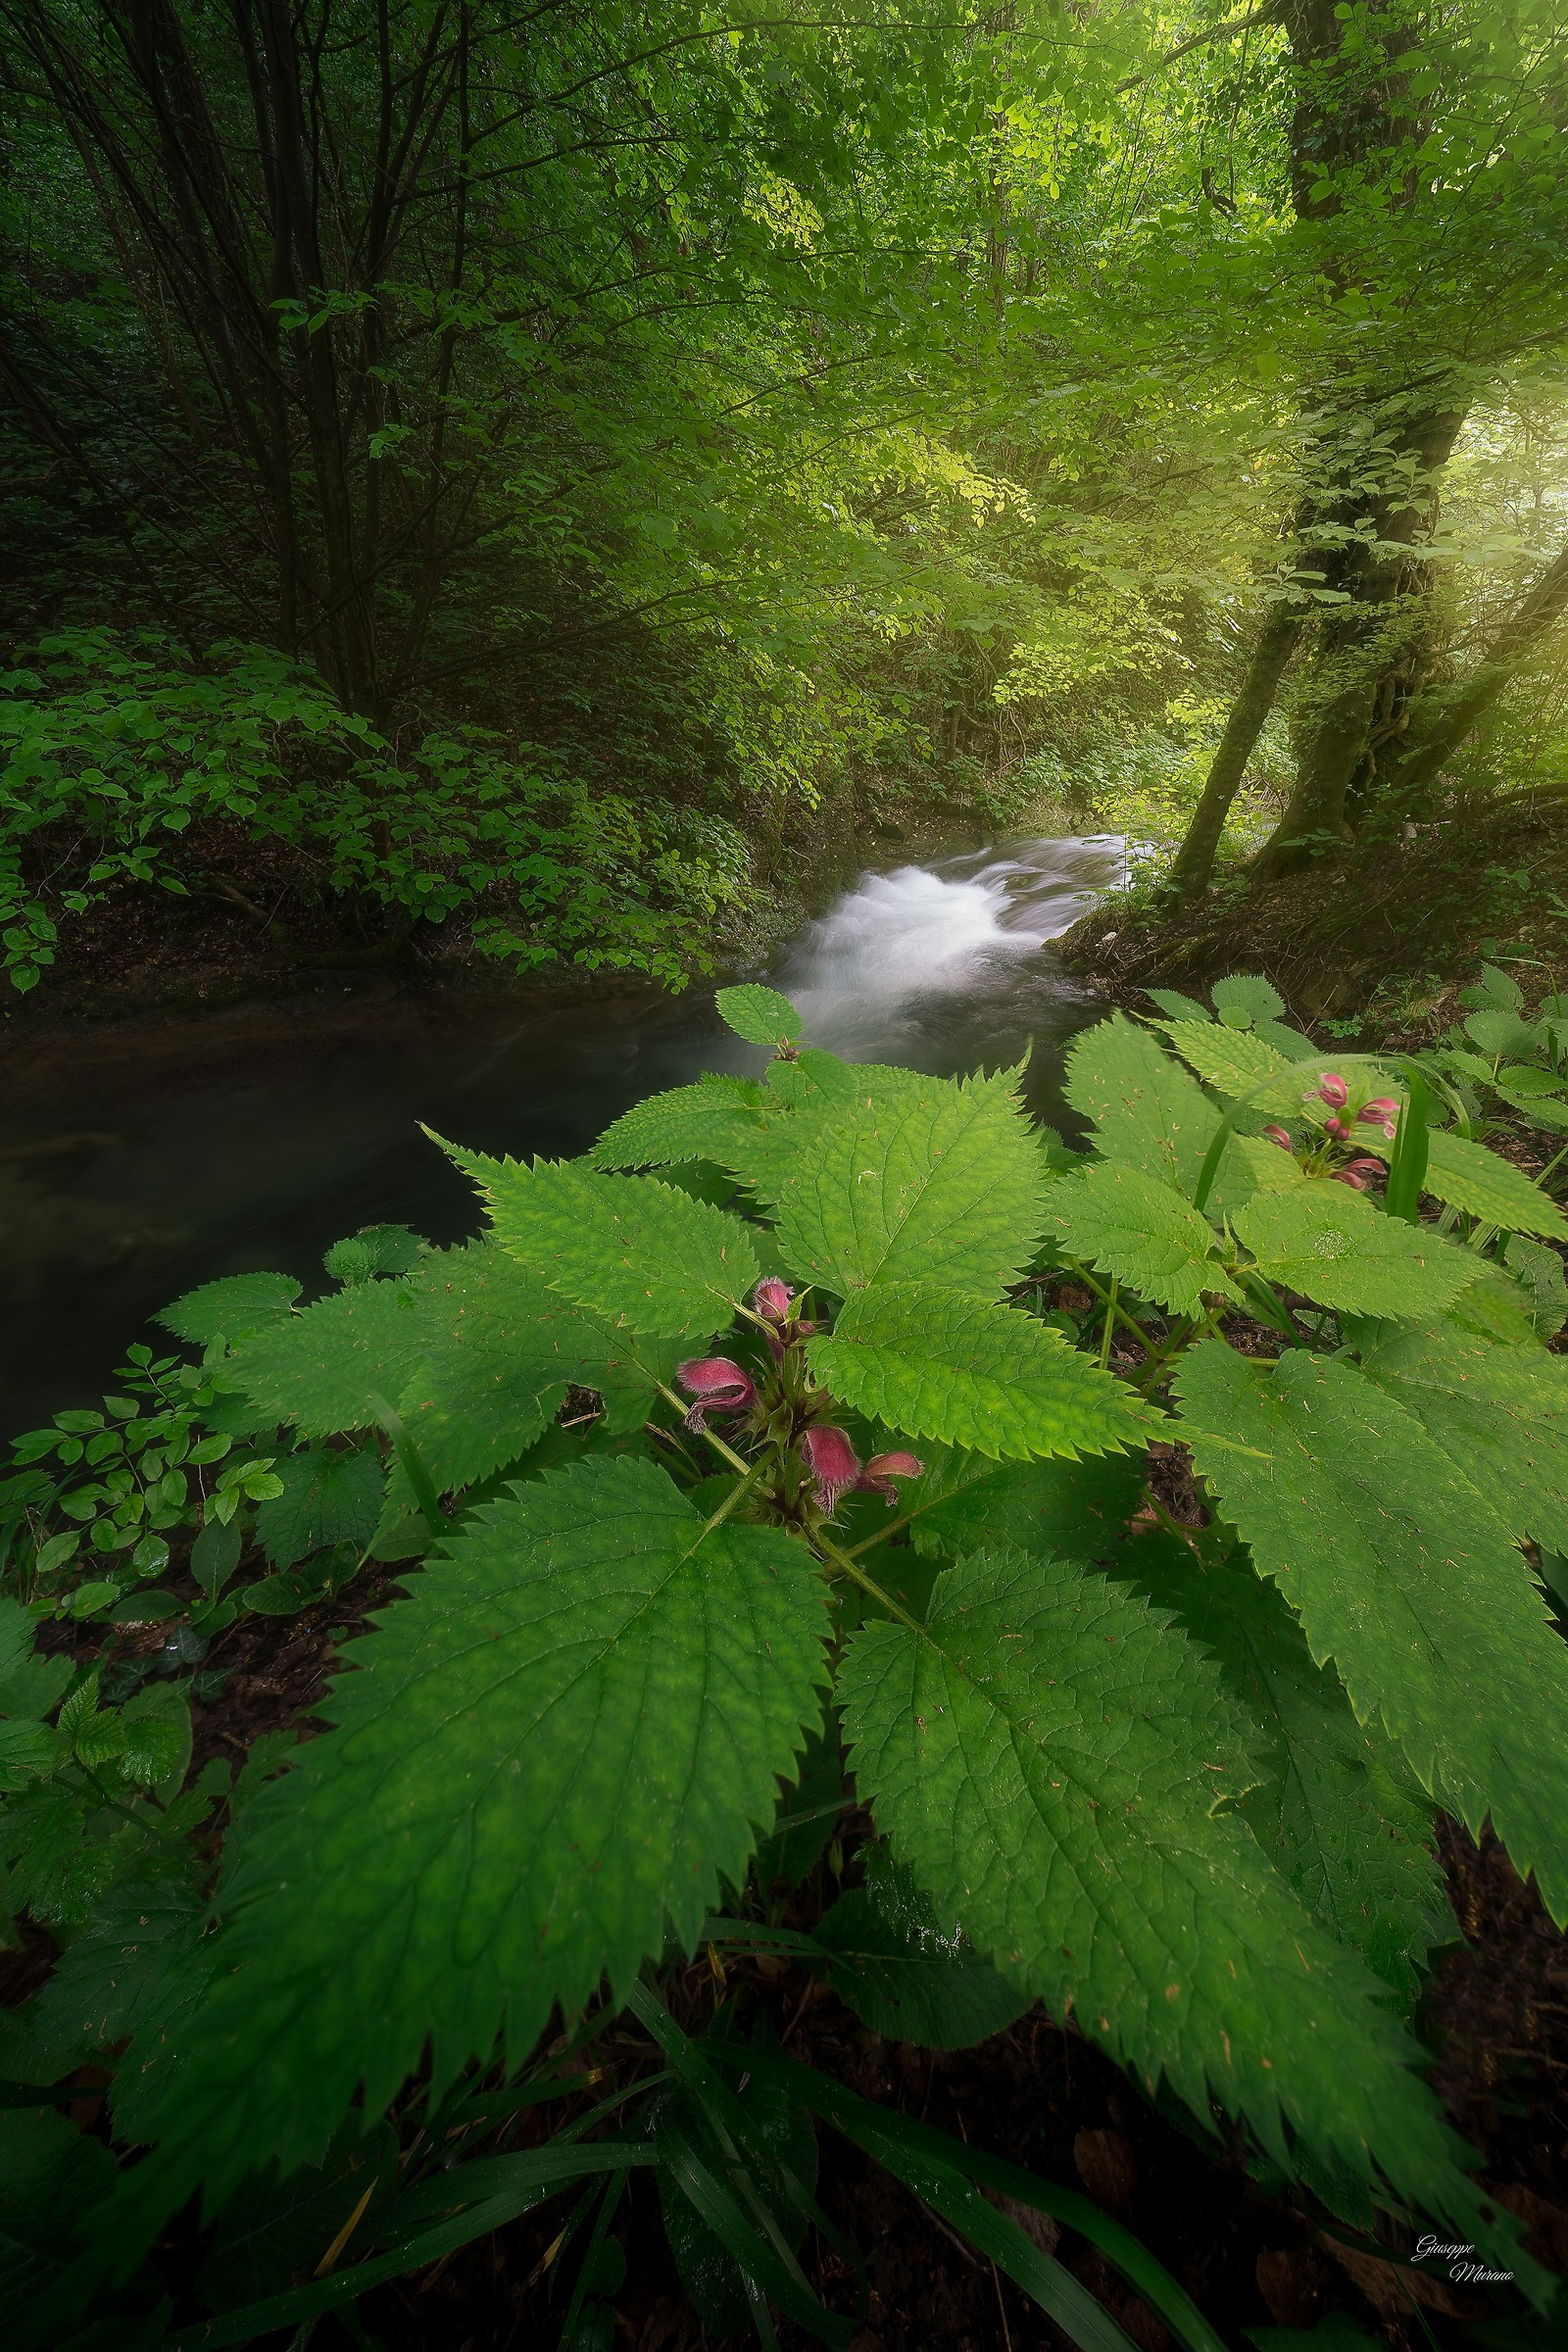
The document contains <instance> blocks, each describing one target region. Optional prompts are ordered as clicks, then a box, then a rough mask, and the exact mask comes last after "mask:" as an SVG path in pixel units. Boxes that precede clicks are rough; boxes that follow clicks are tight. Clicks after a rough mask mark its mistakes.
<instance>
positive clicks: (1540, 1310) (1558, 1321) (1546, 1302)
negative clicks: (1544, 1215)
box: [1504, 1233, 1568, 1340]
mask: <svg viewBox="0 0 1568 2352" xmlns="http://www.w3.org/2000/svg"><path fill="white" fill-rule="evenodd" d="M1504 1262H1505V1264H1506V1265H1507V1268H1508V1271H1509V1273H1510V1274H1512V1275H1514V1276H1516V1277H1517V1279H1518V1280H1519V1281H1520V1282H1521V1283H1522V1284H1523V1285H1524V1288H1525V1289H1526V1291H1527V1292H1528V1293H1529V1294H1530V1299H1531V1301H1532V1315H1531V1320H1532V1321H1533V1323H1534V1324H1535V1327H1536V1333H1537V1337H1538V1338H1540V1339H1543V1340H1554V1339H1555V1338H1556V1337H1557V1334H1558V1332H1559V1331H1561V1329H1562V1327H1563V1325H1564V1323H1568V1276H1565V1275H1564V1273H1563V1263H1562V1259H1561V1258H1560V1257H1559V1256H1558V1255H1557V1252H1556V1250H1547V1249H1545V1248H1544V1247H1543V1245H1542V1244H1541V1243H1540V1242H1532V1241H1528V1240H1527V1239H1526V1238H1525V1237H1524V1235H1522V1234H1518V1233H1516V1234H1514V1235H1513V1236H1512V1237H1511V1238H1510V1240H1509V1243H1508V1248H1507V1253H1506V1256H1505V1259H1504Z"/></svg>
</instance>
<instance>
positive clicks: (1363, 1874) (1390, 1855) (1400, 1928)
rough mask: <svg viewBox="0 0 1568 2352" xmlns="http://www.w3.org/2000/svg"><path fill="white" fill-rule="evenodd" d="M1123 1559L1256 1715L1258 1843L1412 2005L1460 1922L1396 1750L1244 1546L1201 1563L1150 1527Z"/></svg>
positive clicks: (1251, 1814)
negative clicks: (1358, 1712)
mask: <svg viewBox="0 0 1568 2352" xmlns="http://www.w3.org/2000/svg"><path fill="white" fill-rule="evenodd" d="M1119 1565H1120V1566H1121V1567H1122V1568H1123V1569H1124V1571H1125V1572H1126V1573H1127V1574H1129V1575H1131V1576H1134V1577H1136V1578H1137V1579H1138V1581H1139V1583H1140V1585H1141V1586H1142V1587H1143V1589H1144V1590H1145V1591H1146V1592H1148V1593H1152V1596H1153V1598H1154V1599H1155V1600H1156V1601H1158V1602H1160V1603H1162V1604H1164V1605H1165V1606H1167V1607H1170V1608H1173V1609H1175V1610H1176V1612H1177V1614H1178V1615H1179V1616H1180V1618H1181V1619H1182V1622H1183V1623H1184V1625H1185V1626H1186V1628H1187V1630H1188V1632H1189V1633H1190V1634H1192V1636H1193V1637H1194V1639H1195V1640H1196V1641H1198V1642H1201V1643H1202V1645H1203V1647H1204V1648H1205V1649H1207V1650H1208V1651H1209V1652H1210V1653H1211V1654H1212V1656H1213V1658H1214V1660H1215V1663H1216V1664H1217V1666H1218V1667H1219V1670H1220V1673H1221V1675H1222V1677H1223V1678H1224V1681H1225V1683H1226V1686H1227V1688H1228V1689H1229V1690H1230V1691H1231V1692H1232V1694H1233V1696H1234V1697H1235V1698H1236V1699H1237V1701H1238V1702H1239V1703H1240V1705H1241V1706H1242V1707H1243V1708H1244V1709H1245V1710H1246V1713H1247V1716H1248V1718H1249V1721H1250V1723H1252V1724H1254V1725H1256V1726H1257V1727H1258V1733H1259V1735H1260V1737H1259V1738H1258V1740H1257V1745H1256V1753H1257V1756H1258V1760H1259V1762H1260V1764H1261V1766H1262V1767H1263V1771H1264V1775H1265V1777H1264V1779H1263V1781H1262V1782H1261V1784H1260V1785H1259V1787H1257V1788H1256V1789H1251V1790H1250V1791H1249V1793H1248V1794H1247V1795H1246V1796H1245V1797H1244V1798H1243V1799H1242V1803H1241V1806H1240V1811H1241V1813H1242V1816H1243V1818H1244V1819H1245V1820H1247V1821H1248V1822H1250V1825H1251V1827H1252V1830H1253V1832H1254V1834H1255V1836H1256V1838H1257V1841H1258V1843H1259V1845H1261V1847H1262V1849H1263V1851H1264V1853H1265V1854H1267V1855H1268V1857H1269V1859H1270V1860H1271V1861H1272V1862H1273V1863H1274V1865H1275V1867H1276V1869H1277V1870H1279V1871H1280V1872H1281V1873H1282V1875H1283V1876H1284V1877H1285V1878H1286V1879H1287V1880H1288V1881H1289V1882H1290V1884H1291V1886H1292V1887H1295V1889H1296V1892H1297V1893H1298V1895H1299V1897H1300V1899H1301V1901H1302V1902H1303V1903H1304V1905H1305V1906H1306V1908H1307V1910H1308V1911H1309V1912H1310V1913H1311V1914H1312V1916H1313V1917H1314V1918H1315V1919H1316V1920H1317V1921H1318V1922H1319V1923H1320V1924H1321V1925H1322V1926H1323V1927H1325V1928H1326V1929H1328V1930H1329V1932H1330V1933H1331V1934H1333V1935H1335V1936H1339V1937H1340V1939H1341V1941H1342V1942H1345V1943H1351V1944H1354V1945H1355V1946H1356V1948H1357V1949H1358V1950H1359V1951H1360V1952H1361V1954H1362V1955H1363V1957H1364V1958H1365V1960H1366V1963H1367V1966H1368V1967H1369V1968H1371V1969H1372V1970H1373V1971H1374V1972H1375V1973H1376V1974H1377V1975H1378V1976H1380V1977H1381V1978H1382V1979H1383V1981H1384V1983H1385V1984H1387V1985H1392V1986H1393V1987H1394V1989H1395V1990H1396V1991H1397V1993H1398V1994H1399V1996H1400V1998H1401V2000H1402V2001H1403V2003H1404V2005H1405V2007H1406V2009H1408V2008H1409V2007H1410V2006H1411V2005H1412V2004H1413V2002H1414V2000H1415V1998H1416V1995H1417V1993H1418V1992H1419V1990H1420V1985H1421V1980H1420V1976H1419V1974H1418V1972H1419V1970H1420V1969H1421V1967H1422V1966H1423V1964H1424V1961H1425V1958H1426V1954H1427V1952H1428V1950H1429V1948H1430V1947H1431V1946H1432V1945H1433V1944H1434V1943H1441V1942H1447V1941H1451V1940H1452V1938H1453V1936H1454V1935H1455V1933H1456V1931H1455V1929H1454V1924H1453V1915H1452V1913H1451V1912H1450V1910H1449V1908H1448V1901H1447V1895H1446V1886H1445V1881H1444V1876H1443V1872H1442V1870H1441V1868H1440V1867H1439V1864H1438V1862H1437V1859H1436V1856H1435V1854H1434V1851H1433V1847H1434V1843H1435V1832H1434V1824H1433V1809H1432V1805H1431V1803H1430V1801H1429V1800H1428V1799H1427V1797H1426V1796H1425V1795H1424V1794H1423V1793H1422V1791H1421V1790H1420V1789H1418V1788H1417V1787H1416V1786H1415V1783H1414V1781H1413V1780H1412V1778H1411V1776H1410V1774H1409V1772H1408V1771H1407V1769H1406V1767H1405V1766H1404V1764H1403V1763H1402V1761H1401V1759H1400V1757H1399V1755H1398V1753H1397V1750H1396V1749H1394V1748H1391V1747H1390V1746H1389V1744H1388V1742H1387V1741H1386V1740H1382V1739H1380V1738H1379V1737H1378V1736H1377V1735H1376V1734H1375V1733H1373V1732H1370V1731H1367V1730H1366V1729H1364V1728H1363V1726H1362V1725H1360V1724H1358V1723H1357V1722H1356V1719H1355V1716H1354V1714H1353V1713H1352V1711H1351V1708H1350V1704H1349V1701H1348V1699H1347V1697H1346V1695H1345V1691H1344V1689H1343V1688H1342V1686H1341V1684H1340V1681H1339V1678H1338V1676H1337V1675H1335V1674H1334V1672H1333V1670H1332V1669H1331V1668H1326V1667H1319V1666H1314V1665H1313V1663H1312V1656H1311V1652H1310V1651H1309V1650H1308V1648H1307V1646H1306V1642H1305V1640H1304V1638H1303V1636H1302V1633H1301V1629H1300V1627H1299V1625H1298V1624H1297V1622H1296V1620H1295V1619H1294V1618H1293V1617H1292V1615H1291V1612H1290V1610H1289V1609H1288V1608H1287V1607H1286V1605H1285V1603H1284V1601H1283V1600H1282V1599H1281V1598H1280V1596H1279V1594H1278V1593H1277V1592H1275V1591H1274V1590H1273V1588H1272V1587H1270V1586H1268V1585H1266V1584H1264V1583H1262V1582H1261V1581H1260V1580H1259V1578H1258V1577H1257V1576H1255V1575H1254V1574H1253V1572H1252V1569H1251V1566H1250V1563H1249V1562H1248V1560H1247V1558H1246V1555H1245V1554H1244V1553H1241V1552H1236V1553H1233V1554H1232V1555H1231V1557H1230V1558H1229V1559H1227V1560H1225V1561H1224V1562H1222V1563H1219V1564H1217V1565H1216V1564H1213V1563H1210V1562H1204V1563H1200V1562H1199V1560H1198V1558H1197V1557H1196V1555H1195V1554H1194V1552H1193V1550H1192V1548H1191V1546H1190V1545H1189V1544H1184V1543H1181V1542H1179V1541H1177V1540H1176V1539H1175V1538H1174V1537H1170V1536H1164V1535H1152V1536H1143V1537H1140V1538H1139V1539H1138V1541H1137V1542H1136V1543H1134V1544H1128V1545H1127V1546H1125V1548H1124V1549H1123V1551H1122V1553H1121V1556H1120V1562H1119Z"/></svg>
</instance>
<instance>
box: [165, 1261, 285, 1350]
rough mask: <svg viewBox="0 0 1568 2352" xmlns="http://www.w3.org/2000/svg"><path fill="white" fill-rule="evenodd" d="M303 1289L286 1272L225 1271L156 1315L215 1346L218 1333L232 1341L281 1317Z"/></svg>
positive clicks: (179, 1332)
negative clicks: (224, 1273)
mask: <svg viewBox="0 0 1568 2352" xmlns="http://www.w3.org/2000/svg"><path fill="white" fill-rule="evenodd" d="M299 1295H300V1285H299V1284H298V1283H297V1282H295V1281H293V1280H292V1278H291V1277H290V1276H289V1275H287V1274H227V1275H224V1277H223V1278H222V1280H221V1281H220V1282H204V1283H203V1284H202V1286H201V1288H200V1289H199V1290H195V1291H187V1292H186V1293H185V1294H184V1296H183V1298H180V1299H175V1300H174V1303H173V1305H172V1306H166V1307H165V1308H164V1310H163V1312H162V1313H161V1314H159V1315H155V1316H154V1318H153V1320H154V1322H156V1323H162V1325H163V1326H164V1329H165V1330H166V1331H172V1333H173V1335H174V1337H175V1339H176V1340H188V1341H189V1342H190V1344H191V1346H192V1347H195V1348H208V1347H211V1345H212V1343H213V1341H214V1340H216V1339H225V1340H227V1341H228V1342H229V1344H230V1346H232V1345H233V1344H234V1343H235V1342H236V1341H239V1340H245V1339H249V1338H250V1336H251V1334H252V1333H253V1332H258V1331H265V1330H266V1329H267V1328H268V1327H269V1325H270V1324H273V1323H280V1322H281V1321H282V1320H283V1318H284V1317H285V1316H286V1315H287V1314H288V1311H289V1309H290V1308H291V1307H292V1305H293V1304H294V1301H295V1299H297V1298H298V1297H299Z"/></svg>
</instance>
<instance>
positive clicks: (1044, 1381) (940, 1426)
mask: <svg viewBox="0 0 1568 2352" xmlns="http://www.w3.org/2000/svg"><path fill="white" fill-rule="evenodd" d="M810 1363H811V1368H812V1370H813V1371H814V1372H815V1373H816V1375H817V1377H818V1379H819V1380H821V1381H823V1382H824V1383H825V1384H826V1385H827V1386H828V1387H829V1388H831V1389H833V1390H835V1391H836V1392H837V1394H838V1395H839V1396H841V1397H846V1398H847V1399H848V1400H849V1402H850V1403H851V1404H853V1405H855V1406H856V1407H857V1408H858V1410H859V1411H860V1412H862V1413H864V1414H866V1415H867V1417H868V1418H870V1419H872V1420H877V1421H882V1422H885V1423H886V1424H887V1426H888V1427H889V1428H891V1429H898V1430H903V1431H905V1432H906V1433H907V1435H908V1436H910V1437H914V1438H940V1439H941V1440H942V1442H943V1444H944V1445H948V1446H970V1447H972V1448H973V1450H974V1451H975V1452H977V1453H984V1454H989V1455H991V1456H992V1457H993V1458H994V1459H1001V1460H1012V1461H1027V1460H1028V1459H1029V1457H1030V1456H1031V1455H1032V1454H1041V1453H1068V1454H1074V1453H1103V1452H1105V1451H1107V1450H1108V1449H1109V1448H1110V1447H1111V1446H1123V1445H1126V1444H1128V1443H1130V1442H1131V1441H1132V1440H1133V1439H1134V1438H1135V1436H1136V1434H1137V1428H1138V1423H1139V1420H1140V1418H1141V1416H1140V1415H1139V1414H1138V1412H1137V1410H1136V1408H1135V1407H1134V1405H1133V1404H1132V1403H1131V1402H1130V1400H1129V1399H1128V1397H1127V1396H1126V1393H1125V1391H1123V1390H1122V1389H1120V1388H1118V1386H1117V1384H1116V1383H1115V1382H1114V1381H1113V1380H1112V1379H1111V1378H1110V1377H1109V1375H1108V1374H1107V1373H1104V1372H1102V1371H1100V1370H1099V1369H1098V1368H1097V1367H1096V1366H1095V1365H1093V1364H1091V1363H1090V1362H1089V1361H1088V1360H1087V1358H1086V1357H1084V1356H1081V1355H1079V1354H1077V1353H1076V1352H1075V1351H1074V1350H1073V1349H1072V1348H1070V1347H1069V1346H1068V1345H1067V1342H1066V1341H1065V1340H1064V1339H1063V1338H1062V1336H1061V1334H1060V1333H1059V1332H1056V1331H1046V1330H1043V1329H1042V1327H1041V1326H1040V1325H1039V1324H1038V1323H1036V1322H1033V1321H1031V1320H1030V1318H1029V1317H1028V1316H1026V1315H1021V1314H1018V1313H1016V1312H1015V1311H1014V1310H1013V1309H1012V1308H1010V1307H1005V1306H993V1305H991V1304H990V1303H989V1302H988V1301H987V1300H985V1299H974V1298H970V1297H968V1296H967V1295H965V1294H964V1293H963V1292H960V1291H946V1290H939V1289H937V1287H936V1286H935V1285H934V1284H925V1283H914V1282H883V1283H877V1284H876V1285H875V1286H874V1287H873V1288H872V1289H871V1290H868V1291H858V1292H857V1293H856V1294H855V1295H854V1297H852V1298H851V1299H849V1300H848V1301H847V1302H846V1304H845V1307H844V1311H843V1313H842V1314H841V1315H840V1316H839V1319H838V1321H837V1323H836V1324H835V1325H834V1328H833V1333H832V1336H831V1338H828V1339H819V1340H813V1341H812V1342H811V1343H810Z"/></svg>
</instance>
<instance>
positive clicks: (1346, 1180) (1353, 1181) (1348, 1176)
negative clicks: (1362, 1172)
mask: <svg viewBox="0 0 1568 2352" xmlns="http://www.w3.org/2000/svg"><path fill="white" fill-rule="evenodd" d="M1334 1181H1335V1183H1336V1184H1348V1186H1349V1188H1350V1190H1351V1192H1352V1193H1364V1192H1365V1191H1366V1178H1365V1177H1364V1176H1357V1175H1356V1174H1355V1173H1354V1171H1353V1170H1352V1169H1350V1168H1336V1169H1335V1171H1334Z"/></svg>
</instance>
